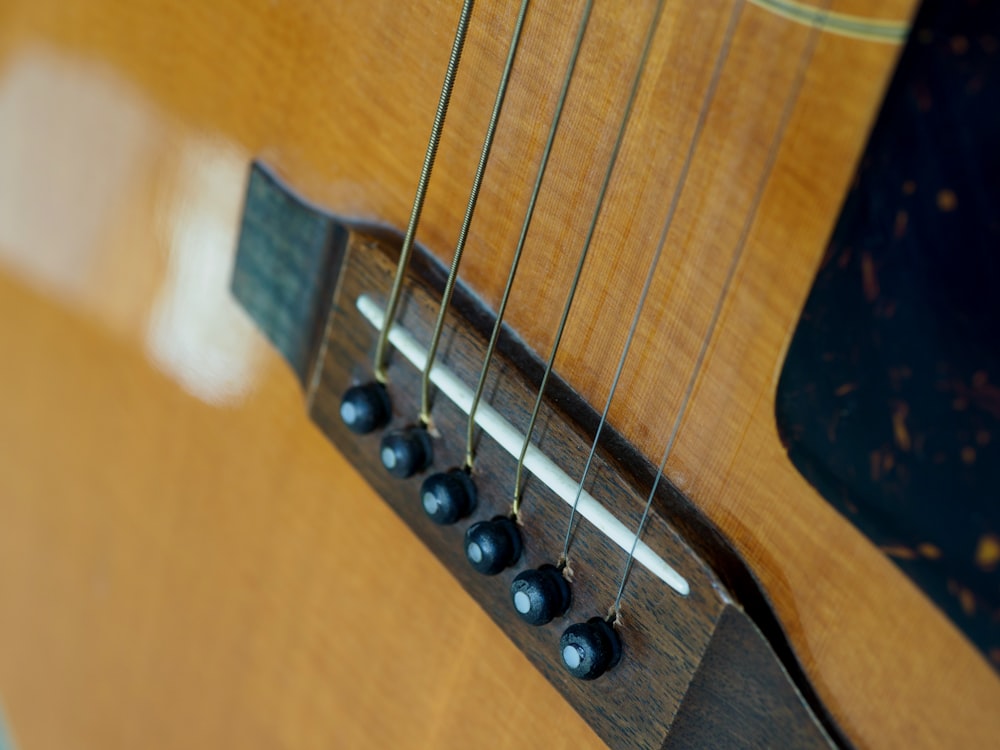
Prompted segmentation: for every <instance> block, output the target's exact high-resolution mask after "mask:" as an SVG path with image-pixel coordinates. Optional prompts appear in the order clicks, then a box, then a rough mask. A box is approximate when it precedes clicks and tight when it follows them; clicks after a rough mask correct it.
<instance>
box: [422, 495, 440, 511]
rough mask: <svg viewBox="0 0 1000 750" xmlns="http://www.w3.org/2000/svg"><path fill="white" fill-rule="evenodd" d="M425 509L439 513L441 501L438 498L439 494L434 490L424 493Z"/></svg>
mask: <svg viewBox="0 0 1000 750" xmlns="http://www.w3.org/2000/svg"><path fill="white" fill-rule="evenodd" d="M423 499H424V510H426V511H427V512H428V513H430V514H431V515H434V514H435V513H437V511H438V508H440V507H441V501H440V500H438V499H437V495H435V494H434V493H433V492H425V493H424V498H423Z"/></svg>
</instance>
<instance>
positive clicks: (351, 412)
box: [340, 401, 358, 424]
mask: <svg viewBox="0 0 1000 750" xmlns="http://www.w3.org/2000/svg"><path fill="white" fill-rule="evenodd" d="M340 418H341V419H343V420H344V422H345V423H346V424H354V420H356V419H357V418H358V410H357V409H356V408H355V407H354V404H352V403H349V402H347V401H345V402H344V403H342V404H341V405H340Z"/></svg>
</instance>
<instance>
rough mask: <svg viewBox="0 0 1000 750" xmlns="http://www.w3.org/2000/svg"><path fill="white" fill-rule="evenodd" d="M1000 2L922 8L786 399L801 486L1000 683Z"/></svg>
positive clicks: (797, 348) (781, 417) (780, 409)
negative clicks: (943, 616) (950, 623)
mask: <svg viewBox="0 0 1000 750" xmlns="http://www.w3.org/2000/svg"><path fill="white" fill-rule="evenodd" d="M998 48H1000V4H998V3H991V2H975V1H974V0H962V1H961V2H956V1H955V0H928V1H927V2H926V3H925V4H924V7H923V8H922V10H921V12H920V15H919V16H918V18H917V20H916V23H915V26H914V31H913V34H912V37H911V39H910V42H909V43H908V45H907V47H906V50H905V52H904V54H903V56H902V59H901V61H900V65H899V69H898V71H897V74H896V76H895V79H894V80H893V82H892V84H891V87H890V90H889V92H888V95H887V98H886V101H885V104H884V106H883V110H882V112H881V115H880V116H879V119H878V122H877V125H876V127H875V129H874V131H873V133H872V137H871V140H870V142H869V145H868V148H867V151H866V153H865V156H864V158H863V161H862V164H861V166H860V168H859V172H858V175H857V179H856V182H855V185H854V188H853V190H852V192H851V193H850V195H849V197H848V199H847V202H846V204H845V207H844V211H843V214H842V216H841V219H840V223H839V224H838V226H837V229H836V230H835V232H834V236H833V239H832V241H831V244H830V247H829V251H828V252H827V255H826V257H825V259H824V261H823V264H822V267H821V269H820V272H819V275H818V277H817V279H816V282H815V285H814V287H813V289H812V292H811V295H810V297H809V300H808V302H807V304H806V307H805V310H804V312H803V314H802V319H801V321H800V323H799V327H798V330H797V331H796V334H795V337H794V340H793V342H792V345H791V349H790V351H789V355H788V359H787V361H786V364H785V368H784V371H783V373H782V377H781V382H780V385H779V389H778V399H777V419H778V425H779V429H780V431H781V433H782V436H783V439H784V440H785V442H786V444H787V446H788V452H789V455H790V457H791V459H792V461H793V462H794V463H795V465H796V466H797V467H798V469H799V470H800V471H801V472H802V474H803V475H804V476H805V477H806V478H807V479H808V480H809V481H810V482H811V483H812V484H813V485H814V486H816V488H817V489H818V490H819V491H820V492H821V493H822V494H823V495H824V496H825V497H826V498H827V500H829V502H830V503H832V504H833V505H834V506H835V507H836V508H838V509H839V510H840V511H841V512H842V513H843V514H844V515H845V516H846V517H847V518H849V519H850V520H851V521H852V522H853V523H854V524H855V525H856V526H857V527H858V528H859V529H860V530H861V531H862V532H864V533H865V534H866V535H868V536H869V537H870V538H871V539H872V540H873V541H874V542H875V543H876V544H878V545H879V546H880V547H881V548H882V549H883V550H884V551H885V553H886V554H887V555H889V556H890V557H891V558H892V559H893V560H894V561H895V562H896V563H897V564H898V565H899V567H900V568H902V569H903V570H904V571H905V572H906V573H907V574H908V575H910V576H911V577H912V579H913V580H914V581H915V582H916V583H917V584H918V585H919V586H920V587H921V588H922V589H923V590H924V591H925V592H926V593H927V595H928V596H929V597H930V598H931V599H933V600H934V601H935V602H936V603H937V605H938V606H939V607H940V608H941V609H942V610H944V612H946V613H947V614H948V615H949V616H950V617H951V618H952V619H953V620H954V622H955V623H956V625H957V626H958V627H959V628H961V629H962V630H963V631H964V632H965V633H966V634H967V636H968V637H969V639H970V640H971V641H972V642H974V643H975V644H976V645H977V646H978V647H979V648H980V649H981V650H982V651H983V653H984V654H985V655H986V656H987V658H988V659H990V661H991V663H992V664H993V666H994V667H996V668H997V669H1000V575H998V573H1000V49H998Z"/></svg>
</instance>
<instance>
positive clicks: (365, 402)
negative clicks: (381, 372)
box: [340, 382, 392, 435]
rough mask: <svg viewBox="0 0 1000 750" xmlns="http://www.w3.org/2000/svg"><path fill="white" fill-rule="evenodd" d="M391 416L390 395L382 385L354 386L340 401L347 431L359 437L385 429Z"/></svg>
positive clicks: (373, 383) (341, 413) (341, 415)
mask: <svg viewBox="0 0 1000 750" xmlns="http://www.w3.org/2000/svg"><path fill="white" fill-rule="evenodd" d="M391 414H392V409H391V407H390V405H389V394H388V393H387V392H386V390H385V386H384V385H382V384H381V383H375V382H372V383H365V384H363V385H355V386H352V387H350V388H348V389H347V390H346V391H345V392H344V395H343V397H342V398H341V399H340V418H341V419H342V420H344V424H345V425H347V429H349V430H350V431H351V432H356V433H357V434H359V435H366V434H368V433H369V432H373V431H374V430H377V429H378V428H379V427H384V426H385V425H386V424H388V423H389V417H390V416H391Z"/></svg>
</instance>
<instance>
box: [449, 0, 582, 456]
mask: <svg viewBox="0 0 1000 750" xmlns="http://www.w3.org/2000/svg"><path fill="white" fill-rule="evenodd" d="M593 7H594V0H587V5H586V6H585V7H584V9H583V18H582V19H581V21H580V27H579V29H578V31H577V34H576V41H575V42H574V44H573V51H572V53H570V60H569V66H568V67H567V69H566V76H565V78H563V84H562V90H561V91H560V92H559V100H558V102H556V109H555V112H554V114H553V115H552V125H551V126H550V127H549V136H548V140H547V141H546V142H545V148H544V149H543V150H542V160H541V164H539V166H538V174H537V175H536V176H535V186H534V188H533V189H532V191H531V198H530V199H529V200H528V208H527V210H526V212H525V214H524V223H523V224H522V225H521V236H520V237H519V238H518V240H517V248H516V249H515V250H514V259H513V261H511V265H510V273H509V274H508V275H507V286H506V287H504V290H503V297H501V298H500V307H499V308H498V309H497V317H496V321H495V322H494V324H493V332H492V333H491V334H490V343H489V344H488V345H487V347H486V356H485V357H484V358H483V367H482V369H481V370H480V372H479V382H478V383H477V384H476V391H475V393H474V394H473V395H472V407H471V408H470V409H469V423H468V426H467V429H466V433H465V468H466V469H467V470H471V469H472V464H473V462H474V461H475V456H474V451H473V441H474V438H475V431H476V410H477V409H478V408H479V400H480V399H481V398H482V396H483V390H484V389H485V388H486V376H487V374H488V373H489V370H490V362H491V361H492V359H493V353H494V351H495V350H496V346H497V341H498V340H499V338H500V329H501V328H502V327H503V316H504V313H505V312H506V311H507V301H508V300H509V299H510V292H511V289H513V287H514V277H515V276H516V275H517V268H518V265H519V264H520V262H521V252H522V251H523V250H524V243H525V240H526V239H527V237H528V229H529V228H530V226H531V220H532V218H533V217H534V214H535V204H536V203H537V202H538V194H539V192H540V191H541V188H542V181H543V180H544V179H545V171H546V168H547V167H548V164H549V156H551V155H552V144H553V143H554V142H555V139H556V131H558V129H559V120H560V118H561V117H562V112H563V107H564V105H565V104H566V97H567V94H568V93H569V84H570V81H572V79H573V71H574V69H575V68H576V61H577V58H579V56H580V48H581V47H582V46H583V37H584V33H585V32H586V30H587V22H588V20H589V19H590V11H591V9H592V8H593Z"/></svg>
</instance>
